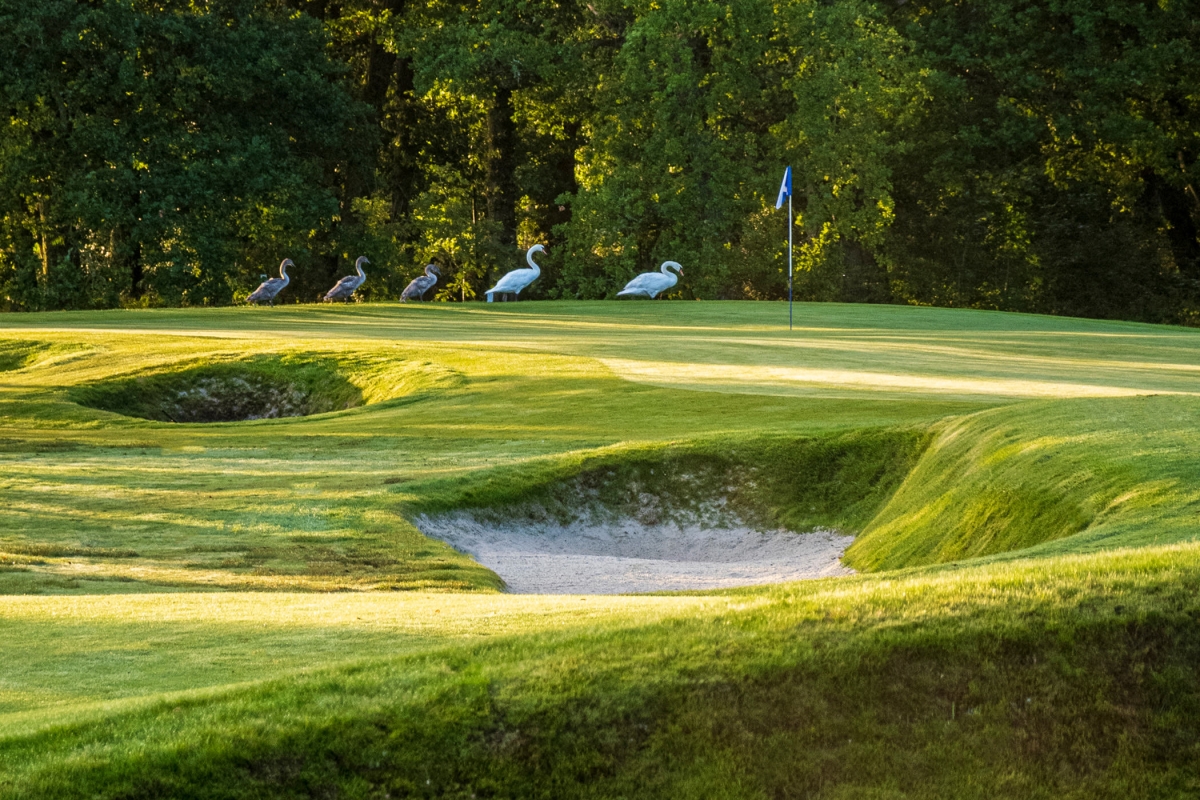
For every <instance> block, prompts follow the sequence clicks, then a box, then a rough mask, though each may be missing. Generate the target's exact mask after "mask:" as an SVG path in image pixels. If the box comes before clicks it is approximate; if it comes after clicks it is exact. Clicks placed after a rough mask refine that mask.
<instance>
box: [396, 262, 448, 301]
mask: <svg viewBox="0 0 1200 800" xmlns="http://www.w3.org/2000/svg"><path fill="white" fill-rule="evenodd" d="M434 273H437V274H434ZM441 274H442V271H441V270H440V269H438V268H437V264H430V265H429V266H427V267H425V274H424V275H418V276H417V277H415V278H413V279H412V283H410V284H409V285H408V288H406V289H405V290H404V292H403V293H402V294H401V295H400V302H401V303H407V302H408V301H409V300H410V299H412V298H414V297H415V298H417V299H418V300H420V299H421V295H423V294H425V293H426V292H428V291H429V290H430V289H432V288H433V286H434V284H436V283H437V276H438V275H441Z"/></svg>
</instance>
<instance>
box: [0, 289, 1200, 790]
mask: <svg viewBox="0 0 1200 800" xmlns="http://www.w3.org/2000/svg"><path fill="white" fill-rule="evenodd" d="M786 317H787V314H786V309H785V308H784V307H783V306H782V305H781V304H773V303H750V302H690V303H688V302H627V303H616V302H521V303H505V304H493V305H490V306H489V305H485V304H441V303H439V304H428V305H418V304H409V305H399V304H361V305H348V306H337V307H328V306H326V307H314V306H281V307H277V308H212V309H201V308H194V309H182V310H165V309H164V310H139V311H104V312H64V313H45V314H21V315H18V314H8V315H2V316H0V594H3V597H0V798H46V797H53V798H59V797H62V798H76V797H78V798H97V797H99V798H167V797H170V798H243V797H244V798H275V797H279V798H284V797H287V798H297V797H322V798H326V797H328V798H335V797H336V798H385V797H393V798H398V797H439V798H485V797H486V798H502V797H503V798H509V797H511V798H526V797H529V798H533V797H538V798H562V797H587V798H666V797H670V798H824V799H832V798H875V799H878V800H884V799H886V800H892V799H893V798H981V799H982V798H986V800H995V798H1120V799H1121V800H1128V799H1129V798H1177V797H1178V798H1184V797H1198V796H1200V592H1198V589H1200V332H1198V331H1192V330H1189V329H1184V328H1171V327H1161V326H1151V325H1143V324H1134V323H1121V322H1103V321H1094V320H1080V319H1067V318H1054V317H1040V316H1030V315H1019V314H1001V313H993V312H981V311H964V310H950V309H932V308H916V307H901V306H865V305H840V304H801V305H798V306H797V311H796V327H795V330H792V331H789V330H788V329H787V324H786V323H787V318H786ZM648 509H649V510H650V511H652V512H653V515H654V518H655V520H657V521H665V522H667V523H669V522H671V521H672V520H677V519H683V518H684V517H687V518H688V519H693V520H694V519H700V520H702V521H703V520H705V519H707V518H708V516H707V515H712V514H716V513H718V512H719V513H720V514H729V515H733V516H734V517H736V518H737V519H738V520H740V521H742V522H744V523H746V524H749V525H752V526H755V527H756V528H761V529H762V530H773V531H779V530H787V531H791V532H795V533H796V534H804V533H806V532H810V531H816V530H822V531H836V532H839V533H842V534H848V535H853V536H854V537H855V538H854V541H853V543H852V544H850V546H849V547H848V549H847V550H846V551H845V556H844V557H843V563H844V565H845V566H847V567H850V568H852V569H853V570H855V571H856V572H855V574H853V575H847V576H842V577H830V578H822V579H817V580H808V581H800V582H792V583H784V584H777V585H764V586H752V587H745V588H736V589H726V590H721V591H706V592H684V593H674V594H671V593H659V594H642V595H619V594H605V595H550V594H513V593H508V592H505V591H504V589H505V584H504V580H503V576H502V575H497V574H496V573H495V572H493V571H492V570H490V569H488V568H487V567H486V566H484V565H483V564H480V563H478V562H477V561H475V560H474V559H472V558H471V557H470V556H469V555H467V554H465V553H462V552H459V551H457V550H455V549H453V548H452V547H450V546H449V545H447V544H445V543H443V542H441V541H438V540H435V539H431V538H427V537H426V536H424V535H422V533H421V532H420V530H418V527H417V524H416V523H417V522H418V521H419V520H420V519H423V518H429V517H437V516H438V515H443V516H444V515H449V514H473V515H476V516H477V517H479V518H480V519H487V520H498V521H500V522H502V523H503V524H505V525H510V526H511V525H519V524H521V523H522V522H523V521H527V522H529V523H531V524H532V523H533V522H538V523H542V522H545V521H547V520H549V521H556V520H559V521H562V520H567V521H569V520H571V519H574V518H575V517H576V516H577V515H579V514H582V513H585V512H586V513H588V514H596V515H601V516H603V515H605V514H609V515H612V517H613V518H621V519H625V518H634V517H637V516H638V515H645V514H647V513H649V512H648V511H647V510H648ZM689 515H690V516H689ZM659 516H661V518H662V519H661V520H659Z"/></svg>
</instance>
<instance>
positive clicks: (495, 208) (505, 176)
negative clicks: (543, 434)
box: [0, 0, 1200, 323]
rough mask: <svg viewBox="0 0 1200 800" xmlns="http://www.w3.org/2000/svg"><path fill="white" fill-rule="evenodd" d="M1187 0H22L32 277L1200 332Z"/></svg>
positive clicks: (10, 242) (192, 296) (23, 188)
mask: <svg viewBox="0 0 1200 800" xmlns="http://www.w3.org/2000/svg"><path fill="white" fill-rule="evenodd" d="M1191 11H1192V9H1191V7H1190V6H1189V5H1187V4H1184V3H1182V2H1178V1H1177V0H1156V1H1155V2H1149V1H1148V0H1019V1H1018V2H1012V0H972V1H971V2H969V3H968V2H962V0H910V1H909V2H882V0H881V1H880V2H873V1H872V0H839V2H827V1H826V0H776V2H773V3H772V2H763V0H724V2H719V3H714V2H707V0H671V2H666V3H663V2H650V1H649V0H343V1H342V2H339V1H338V0H188V1H185V0H88V1H86V2H85V0H0V46H2V48H3V52H4V53H5V54H6V56H7V57H6V58H5V60H4V61H3V62H2V63H0V107H2V109H3V113H4V114H5V116H6V122H7V124H6V125H4V127H3V129H0V298H2V303H3V305H4V306H5V307H7V308H9V309H39V308H68V307H100V306H114V305H136V304H205V303H227V302H230V301H234V300H237V299H239V298H240V297H243V296H245V294H246V292H248V291H249V290H250V289H252V288H253V286H254V285H255V284H256V283H257V282H258V279H259V277H258V276H259V274H260V273H262V272H266V271H273V269H274V265H275V264H277V263H278V261H279V260H280V259H282V258H283V257H285V256H287V257H290V258H292V259H293V260H294V261H295V262H296V264H297V268H296V270H295V275H294V281H295V283H294V285H293V287H292V288H291V289H290V290H289V292H288V297H289V298H290V299H292V300H303V301H311V300H313V299H315V298H316V297H317V296H318V293H319V292H320V291H321V290H322V289H324V288H327V286H328V285H331V284H332V282H333V281H334V280H336V278H337V277H338V276H339V275H341V274H347V273H348V272H349V271H350V266H349V265H350V263H351V261H352V259H353V258H354V256H356V255H358V254H362V253H365V254H367V255H369V256H370V257H371V260H372V264H373V267H374V269H373V270H372V272H371V280H370V281H368V284H367V287H366V289H365V290H364V291H365V293H366V294H368V295H369V296H374V297H395V296H396V295H398V293H399V291H400V290H401V289H402V288H403V286H404V285H405V284H406V283H407V281H408V280H409V279H410V278H411V277H413V276H414V275H415V274H417V273H418V272H419V271H420V269H421V268H422V267H423V266H424V264H425V263H428V262H430V261H435V262H437V263H439V264H440V265H441V267H442V270H443V273H444V275H445V280H444V281H443V282H442V284H441V285H440V286H439V295H438V296H439V297H441V298H442V299H454V300H461V299H471V298H473V297H477V296H478V295H479V294H480V293H481V291H482V290H483V289H485V288H487V284H488V282H489V281H490V280H493V279H495V278H496V277H497V276H498V275H499V274H500V273H502V272H504V271H506V270H508V269H511V268H514V267H516V266H518V265H519V264H520V261H519V250H518V248H519V247H525V246H528V245H529V244H532V243H534V242H535V241H540V242H544V243H547V244H548V245H549V247H550V252H549V253H548V256H547V258H546V263H545V265H544V268H545V271H544V275H543V278H542V279H541V280H539V281H538V282H537V283H536V284H534V285H533V286H532V287H530V289H529V290H528V292H529V293H530V294H532V295H534V296H542V297H584V298H590V297H606V296H611V295H612V294H613V293H614V292H615V291H616V290H617V289H619V288H620V286H621V285H622V284H623V282H624V281H625V280H627V279H628V277H630V276H631V275H632V274H634V273H636V272H639V271H643V270H647V269H653V268H655V267H656V266H657V264H658V263H659V262H661V261H662V260H665V259H667V258H671V259H674V260H677V261H680V262H682V263H683V264H684V265H685V268H686V274H685V276H684V279H683V280H682V281H681V282H680V284H679V286H678V287H677V289H676V290H675V291H676V294H677V295H678V296H682V297H699V298H778V297H781V296H782V295H783V293H784V292H785V290H786V284H787V276H786V258H785V251H784V242H785V241H786V222H785V217H784V215H783V214H782V213H781V212H777V211H776V210H775V209H774V200H775V192H776V188H777V185H778V181H779V178H780V175H781V173H782V168H783V166H784V165H785V164H789V163H790V164H791V165H792V166H793V167H794V168H795V173H796V181H795V186H796V198H795V201H796V209H797V223H796V224H797V227H796V237H797V248H798V249H797V267H798V273H797V286H798V289H799V293H800V296H801V297H803V298H812V299H829V300H855V301H872V302H901V303H932V304H941V305H959V306H973V307H982V308H1002V309H1017V310H1029V311H1043V312H1052V313H1066V314H1082V315H1094V316H1111V317H1126V318H1134V319H1149V320H1160V321H1177V322H1185V323H1191V322H1194V321H1195V322H1200V227H1198V226H1200V195H1197V189H1196V183H1197V180H1198V178H1200V142H1197V141H1196V140H1197V137H1198V136H1200V125H1198V124H1197V123H1198V122H1200V114H1198V108H1197V103H1198V97H1200V95H1198V94H1197V89H1196V87H1197V86H1200V48H1198V47H1197V44H1200V20H1198V19H1197V18H1195V15H1194V14H1192V13H1191Z"/></svg>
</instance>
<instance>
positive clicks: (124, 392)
mask: <svg viewBox="0 0 1200 800" xmlns="http://www.w3.org/2000/svg"><path fill="white" fill-rule="evenodd" d="M69 398H70V399H71V400H72V401H74V402H76V403H78V404H80V405H83V406H87V407H89V408H95V409H98V410H101V411H110V412H113V413H116V414H123V415H125V416H128V417H138V418H141V419H149V420H156V421H159V422H189V423H211V422H240V421H248V420H259V419H276V418H282V417H306V416H310V415H313V414H324V413H328V412H330V411H341V410H344V409H348V408H354V407H356V406H360V405H362V404H363V393H362V390H361V389H360V388H359V387H357V386H356V385H355V384H354V383H352V382H351V381H350V380H349V379H348V378H347V376H346V375H344V374H343V373H342V371H341V369H340V367H339V364H338V362H337V361H336V360H334V359H331V358H321V357H314V356H304V355H283V356H263V357H256V358H247V359H238V360H229V361H214V362H207V363H201V364H196V363H192V364H188V365H184V366H180V367H178V368H175V369H166V370H160V371H155V372H152V373H147V374H142V375H137V376H134V377H127V378H119V379H115V380H109V381H104V382H101V383H95V384H91V385H88V386H81V387H76V388H74V389H72V390H71V391H70V392H69Z"/></svg>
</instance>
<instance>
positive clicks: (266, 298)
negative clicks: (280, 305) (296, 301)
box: [246, 258, 296, 306]
mask: <svg viewBox="0 0 1200 800" xmlns="http://www.w3.org/2000/svg"><path fill="white" fill-rule="evenodd" d="M294 266H296V265H295V264H293V263H292V260H291V259H290V258H285V259H284V260H283V263H281V264H280V265H279V276H280V277H278V278H268V279H267V280H265V281H263V282H262V283H261V284H260V285H259V287H258V288H257V289H255V290H254V291H253V292H252V293H251V294H250V296H249V297H247V298H246V302H247V303H267V304H268V305H272V306H273V305H275V297H276V295H278V294H279V293H280V292H282V291H283V289H284V287H286V286H287V285H288V284H289V283H291V280H292V279H291V278H289V277H288V274H287V268H288V267H294Z"/></svg>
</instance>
